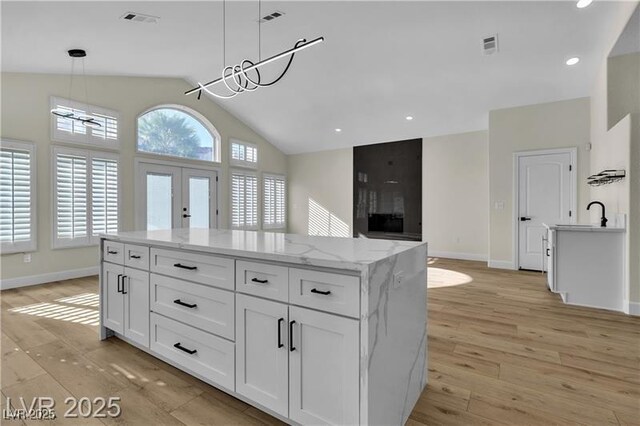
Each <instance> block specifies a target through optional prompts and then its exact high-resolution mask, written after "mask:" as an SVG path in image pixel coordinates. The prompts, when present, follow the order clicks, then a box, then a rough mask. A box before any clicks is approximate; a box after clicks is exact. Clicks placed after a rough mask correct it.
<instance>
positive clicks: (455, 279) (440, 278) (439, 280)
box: [427, 266, 473, 288]
mask: <svg viewBox="0 0 640 426" xmlns="http://www.w3.org/2000/svg"><path fill="white" fill-rule="evenodd" d="M472 281H473V278H471V277H470V276H469V275H467V274H463V273H462V272H456V271H452V270H450V269H442V268H435V267H432V266H430V267H429V269H428V272H427V288H442V287H453V286H457V285H463V284H469V283H470V282H472Z"/></svg>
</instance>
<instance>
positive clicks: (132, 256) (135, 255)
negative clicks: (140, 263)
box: [129, 254, 140, 259]
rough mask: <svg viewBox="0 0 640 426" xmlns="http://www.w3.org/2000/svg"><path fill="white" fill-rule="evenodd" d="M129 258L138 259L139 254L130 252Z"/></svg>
mask: <svg viewBox="0 0 640 426" xmlns="http://www.w3.org/2000/svg"><path fill="white" fill-rule="evenodd" d="M129 257H130V258H131V259H140V256H138V255H137V254H132V255H131V256H129Z"/></svg>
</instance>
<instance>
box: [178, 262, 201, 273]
mask: <svg viewBox="0 0 640 426" xmlns="http://www.w3.org/2000/svg"><path fill="white" fill-rule="evenodd" d="M173 266H175V267H176V268H182V269H188V270H189V271H195V270H196V269H198V267H197V266H187V265H183V264H182V263H174V264H173Z"/></svg>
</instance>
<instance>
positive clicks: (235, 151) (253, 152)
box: [231, 141, 258, 169]
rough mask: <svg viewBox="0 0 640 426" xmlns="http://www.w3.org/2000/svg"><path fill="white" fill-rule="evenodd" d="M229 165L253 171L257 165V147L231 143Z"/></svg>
mask: <svg viewBox="0 0 640 426" xmlns="http://www.w3.org/2000/svg"><path fill="white" fill-rule="evenodd" d="M231 164H233V165H235V166H241V167H249V168H252V169H255V168H256V167H257V165H258V147H257V146H256V145H253V144H250V143H246V142H239V141H233V142H231Z"/></svg>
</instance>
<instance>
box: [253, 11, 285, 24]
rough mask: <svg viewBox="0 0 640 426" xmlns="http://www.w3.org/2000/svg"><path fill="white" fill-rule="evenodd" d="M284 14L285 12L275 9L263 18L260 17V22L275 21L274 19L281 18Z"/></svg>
mask: <svg viewBox="0 0 640 426" xmlns="http://www.w3.org/2000/svg"><path fill="white" fill-rule="evenodd" d="M282 15H284V12H279V11H275V12H273V13H270V14H268V15H265V16H263V17H262V18H260V20H259V21H258V22H260V23H261V24H262V23H265V22H269V21H273V20H274V19H276V18H279V17H281V16H282Z"/></svg>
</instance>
